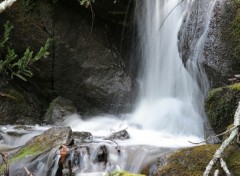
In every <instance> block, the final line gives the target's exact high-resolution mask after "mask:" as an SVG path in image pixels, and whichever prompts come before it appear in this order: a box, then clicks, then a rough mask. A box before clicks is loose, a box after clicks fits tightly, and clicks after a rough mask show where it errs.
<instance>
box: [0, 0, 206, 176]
mask: <svg viewBox="0 0 240 176" xmlns="http://www.w3.org/2000/svg"><path fill="white" fill-rule="evenodd" d="M189 4H191V1H190V0H189V1H186V2H185V1H182V0H141V1H140V0H139V1H136V24H137V29H138V48H137V51H138V58H136V59H139V62H141V69H140V71H141V72H140V73H139V84H140V91H139V98H138V102H137V103H136V104H137V106H136V108H135V110H134V111H133V112H132V113H129V114H123V115H121V116H118V117H116V116H111V115H104V116H98V117H94V118H91V119H89V120H83V119H82V118H81V117H80V116H79V115H77V114H76V115H72V116H71V117H68V118H67V120H66V121H65V124H67V125H69V126H70V127H71V128H67V127H65V128H64V127H62V128H60V127H54V128H53V129H49V128H50V127H38V126H35V127H26V128H20V129H18V128H14V127H12V126H7V127H2V131H1V136H2V141H3V142H4V143H6V144H8V145H10V146H11V147H13V148H14V147H17V146H21V145H23V144H25V143H26V146H25V147H24V148H26V147H29V146H30V147H33V146H34V144H36V145H40V146H41V145H46V148H45V149H43V148H41V150H40V149H39V148H37V149H36V148H34V149H36V151H37V152H39V153H37V155H32V154H31V155H30V156H29V157H24V158H22V159H21V160H20V161H17V162H12V164H10V175H24V174H25V170H24V169H23V168H24V167H26V168H27V169H28V170H29V171H30V172H32V173H33V175H34V176H35V175H36V176H37V175H39V176H45V175H47V176H50V175H51V176H55V175H56V176H60V175H64V174H67V173H72V174H73V175H76V176H80V175H86V174H89V175H102V174H103V173H107V172H111V171H113V170H115V169H117V170H118V169H124V170H128V171H131V172H134V173H140V172H142V171H143V170H144V168H147V170H148V171H149V172H148V173H150V175H151V173H153V172H154V170H155V169H156V168H157V166H158V162H157V161H159V158H161V157H162V156H163V155H165V154H166V153H168V152H171V151H173V150H175V149H176V148H181V147H189V146H192V144H191V143H189V141H193V142H198V141H201V140H203V138H204V127H203V124H204V112H203V101H202V100H203V99H204V93H205V92H204V91H202V89H201V88H200V87H201V86H202V83H203V84H205V83H206V82H207V81H206V80H203V81H202V82H201V80H200V82H199V80H196V77H197V76H196V75H195V74H200V72H199V67H198V65H197V62H191V63H190V64H189V65H187V68H188V69H189V71H187V69H186V68H185V67H184V65H183V63H182V60H181V59H180V56H179V52H178V47H177V43H178V37H177V36H178V31H179V28H180V26H181V24H182V19H183V16H184V14H185V13H186V10H187V9H188V7H189ZM208 20H209V19H208ZM205 35H206V34H204V36H205ZM204 36H203V37H202V39H204ZM200 46H201V45H200V44H199V48H201V47H200ZM196 49H197V48H196ZM196 55H199V53H198V52H197V51H196ZM194 64H196V65H194ZM201 78H204V79H206V78H205V77H201ZM205 86H206V85H205ZM199 100H200V101H199ZM45 130H47V131H45ZM72 130H73V133H72ZM63 134H64V136H62V135H63ZM34 137H35V138H34ZM58 137H61V140H59V139H57V138H58ZM32 138H33V139H32ZM55 138H56V139H55ZM72 140H74V142H73V141H72ZM37 141H38V142H37ZM53 144H54V145H53ZM63 144H64V145H63ZM70 144H71V145H70ZM62 145H63V146H62ZM65 147H66V148H65ZM24 148H23V149H24ZM30 149H31V148H30ZM63 149H65V150H66V152H67V154H68V155H67V157H66V158H65V159H64V161H62V160H63V156H62V155H61V151H63ZM20 152H21V151H20ZM35 154H36V153H35ZM27 156H28V155H27ZM18 157H20V156H18Z"/></svg>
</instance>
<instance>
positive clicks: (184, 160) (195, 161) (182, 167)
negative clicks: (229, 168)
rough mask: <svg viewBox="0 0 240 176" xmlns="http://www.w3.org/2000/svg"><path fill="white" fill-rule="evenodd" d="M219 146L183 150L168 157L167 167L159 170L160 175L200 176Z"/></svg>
mask: <svg viewBox="0 0 240 176" xmlns="http://www.w3.org/2000/svg"><path fill="white" fill-rule="evenodd" d="M217 148H218V145H203V146H199V147H193V148H188V149H182V150H180V151H178V152H175V153H173V154H172V155H170V156H169V157H168V159H167V160H168V161H167V163H168V164H167V165H165V166H163V167H162V168H159V171H158V173H159V175H163V176H164V175H166V176H175V175H178V176H193V175H194V176H198V175H199V176H200V175H202V173H203V171H204V169H205V167H206V165H207V164H208V162H209V161H210V159H211V158H212V156H213V154H214V152H215V150H216V149H217Z"/></svg>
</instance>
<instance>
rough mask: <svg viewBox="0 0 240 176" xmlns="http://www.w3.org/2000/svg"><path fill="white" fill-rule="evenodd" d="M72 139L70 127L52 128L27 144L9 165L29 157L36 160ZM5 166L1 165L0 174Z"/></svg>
mask: <svg viewBox="0 0 240 176" xmlns="http://www.w3.org/2000/svg"><path fill="white" fill-rule="evenodd" d="M71 139H72V129H71V128H70V127H52V128H50V129H48V130H46V131H45V132H43V133H42V134H41V135H39V136H36V137H34V138H33V139H32V140H30V141H29V142H27V143H26V144H25V145H24V146H23V148H22V149H20V150H19V151H18V152H17V153H16V154H15V155H14V156H13V157H12V159H11V160H9V164H10V165H11V164H14V163H15V162H16V163H17V162H21V161H20V160H23V159H25V158H27V157H30V158H34V157H35V156H38V155H40V154H43V153H44V152H48V151H50V150H52V149H53V148H55V147H58V146H61V145H63V144H68V143H69V142H70V141H71ZM4 167H5V166H4V165H0V172H2V171H3V169H4Z"/></svg>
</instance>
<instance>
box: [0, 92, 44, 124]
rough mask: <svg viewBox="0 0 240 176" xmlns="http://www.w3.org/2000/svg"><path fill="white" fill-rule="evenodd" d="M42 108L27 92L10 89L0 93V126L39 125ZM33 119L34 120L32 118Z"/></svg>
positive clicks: (36, 99) (34, 97) (35, 98)
mask: <svg viewBox="0 0 240 176" xmlns="http://www.w3.org/2000/svg"><path fill="white" fill-rule="evenodd" d="M41 114H42V106H41V104H40V103H39V100H38V98H37V97H36V96H35V95H33V94H31V93H28V92H24V93H22V92H20V91H18V90H15V89H12V88H3V89H1V91H0V118H1V120H0V124H1V125H7V124H14V125H17V124H19V125H23V124H25V125H35V124H40V123H41ZM33 117H34V118H33Z"/></svg>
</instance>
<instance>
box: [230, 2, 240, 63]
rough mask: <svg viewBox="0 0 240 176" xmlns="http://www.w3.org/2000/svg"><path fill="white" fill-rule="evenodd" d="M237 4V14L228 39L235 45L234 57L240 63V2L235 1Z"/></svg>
mask: <svg viewBox="0 0 240 176" xmlns="http://www.w3.org/2000/svg"><path fill="white" fill-rule="evenodd" d="M235 2H236V5H237V12H236V15H235V17H234V19H233V21H232V24H231V27H230V32H229V35H228V37H229V39H230V40H231V42H232V43H234V47H233V53H232V57H233V58H234V59H236V60H237V61H240V1H239V0H235Z"/></svg>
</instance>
